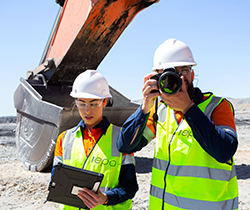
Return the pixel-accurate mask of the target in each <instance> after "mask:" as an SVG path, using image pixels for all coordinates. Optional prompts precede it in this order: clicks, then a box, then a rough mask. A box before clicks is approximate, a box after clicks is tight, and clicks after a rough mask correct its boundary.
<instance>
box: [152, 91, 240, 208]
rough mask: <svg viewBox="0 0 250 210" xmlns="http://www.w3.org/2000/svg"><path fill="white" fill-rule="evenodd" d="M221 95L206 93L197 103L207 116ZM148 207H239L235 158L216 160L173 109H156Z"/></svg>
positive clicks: (217, 103) (219, 101) (162, 107)
mask: <svg viewBox="0 0 250 210" xmlns="http://www.w3.org/2000/svg"><path fill="white" fill-rule="evenodd" d="M222 100H223V98H219V97H215V96H214V95H212V94H209V98H208V99H207V100H205V101H203V102H202V103H201V104H200V105H198V107H199V108H200V109H201V111H202V112H203V113H205V115H206V116H207V117H209V118H210V117H211V115H212V112H213V110H214V109H215V108H216V107H217V106H218V105H219V104H220V103H221V101H222ZM158 116H159V119H158V122H157V133H156V145H155V151H154V160H153V167H152V178H151V188H150V201H149V209H168V210H169V209H197V210H211V209H212V210H222V209H223V210H231V209H238V185H237V177H236V171H235V165H234V160H233V159H232V160H231V161H229V162H228V163H219V162H218V161H216V160H215V159H214V158H213V157H211V156H210V155H209V154H208V153H207V152H206V151H204V150H203V149H202V147H201V146H200V144H199V143H198V142H197V141H196V139H195V138H194V137H193V133H192V130H191V128H190V126H189V125H188V123H187V121H186V120H185V119H183V120H182V122H181V123H180V124H178V123H177V121H176V118H175V113H174V110H173V109H171V108H169V107H167V106H165V105H164V104H161V105H160V106H159V109H158Z"/></svg>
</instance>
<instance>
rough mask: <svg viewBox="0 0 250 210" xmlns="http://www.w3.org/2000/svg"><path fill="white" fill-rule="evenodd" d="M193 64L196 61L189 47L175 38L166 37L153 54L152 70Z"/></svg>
mask: <svg viewBox="0 0 250 210" xmlns="http://www.w3.org/2000/svg"><path fill="white" fill-rule="evenodd" d="M195 65H196V62H195V61H194V58H193V55H192V52H191V50H190V49H189V47H188V46H187V45H186V44H185V43H183V42H181V41H178V40H176V39H168V40H166V41H165V42H163V43H162V44H161V45H160V46H159V47H158V48H157V49H156V51H155V54H154V67H153V70H154V69H165V68H169V67H177V66H195Z"/></svg>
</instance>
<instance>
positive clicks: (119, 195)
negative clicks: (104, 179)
mask: <svg viewBox="0 0 250 210" xmlns="http://www.w3.org/2000/svg"><path fill="white" fill-rule="evenodd" d="M119 183H120V184H119V186H117V187H116V188H114V189H112V190H109V191H106V192H104V193H105V194H106V195H107V196H108V199H109V201H108V203H107V205H116V204H119V203H122V202H124V201H126V200H128V199H132V198H133V197H134V196H135V194H136V192H137V191H138V184H137V180H136V173H135V166H134V165H133V164H128V165H124V166H122V167H121V171H120V177H119Z"/></svg>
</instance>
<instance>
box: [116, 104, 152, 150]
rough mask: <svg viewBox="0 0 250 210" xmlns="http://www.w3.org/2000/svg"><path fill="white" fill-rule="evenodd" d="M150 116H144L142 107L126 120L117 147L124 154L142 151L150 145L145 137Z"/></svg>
mask: <svg viewBox="0 0 250 210" xmlns="http://www.w3.org/2000/svg"><path fill="white" fill-rule="evenodd" d="M148 117H149V114H144V113H143V112H142V110H141V106H140V107H139V108H138V109H137V110H136V111H135V112H134V113H133V114H132V115H131V116H130V117H129V118H128V119H127V120H126V122H125V123H124V124H123V126H122V130H121V132H120V135H119V138H118V143H117V147H118V150H119V151H120V152H122V153H132V152H136V151H139V150H141V149H142V148H143V147H144V146H146V145H147V144H148V141H147V139H145V138H144V137H143V131H144V128H145V127H146V124H147V120H148Z"/></svg>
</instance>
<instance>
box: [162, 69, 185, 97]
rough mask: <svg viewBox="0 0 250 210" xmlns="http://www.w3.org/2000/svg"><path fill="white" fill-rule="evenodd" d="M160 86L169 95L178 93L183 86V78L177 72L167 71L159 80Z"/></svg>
mask: <svg viewBox="0 0 250 210" xmlns="http://www.w3.org/2000/svg"><path fill="white" fill-rule="evenodd" d="M158 85H159V88H160V89H161V91H162V92H164V93H165V94H168V95H173V94H175V93H177V92H178V91H179V90H180V89H181V86H182V80H181V78H180V76H179V75H178V74H177V73H176V72H172V71H167V72H165V73H163V74H162V75H161V77H160V78H159V80H158Z"/></svg>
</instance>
